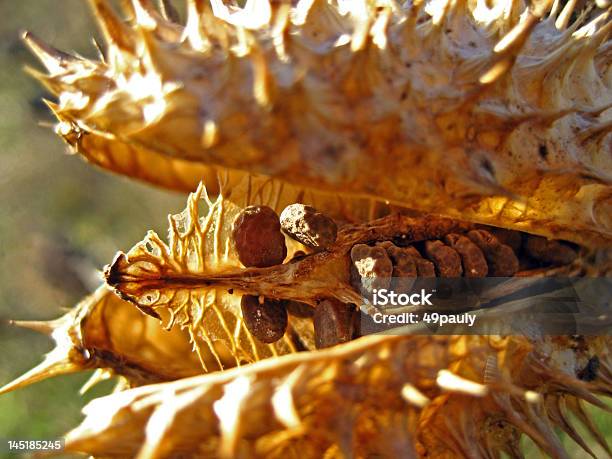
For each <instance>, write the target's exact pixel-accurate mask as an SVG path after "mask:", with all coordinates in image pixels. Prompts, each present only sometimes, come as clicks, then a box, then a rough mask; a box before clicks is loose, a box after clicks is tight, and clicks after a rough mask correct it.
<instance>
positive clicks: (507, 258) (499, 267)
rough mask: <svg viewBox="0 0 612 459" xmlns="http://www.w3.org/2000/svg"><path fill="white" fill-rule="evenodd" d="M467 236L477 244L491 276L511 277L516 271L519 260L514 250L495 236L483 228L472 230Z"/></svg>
mask: <svg viewBox="0 0 612 459" xmlns="http://www.w3.org/2000/svg"><path fill="white" fill-rule="evenodd" d="M467 237H468V238H469V239H470V240H471V241H472V242H473V243H474V244H476V245H477V246H478V248H479V249H480V250H482V253H483V254H484V256H485V258H486V259H487V262H488V264H489V274H490V275H491V276H493V277H511V276H514V274H515V273H516V272H517V271H518V268H519V261H518V258H516V255H515V253H514V251H513V250H512V249H511V248H510V247H509V246H507V245H505V244H502V243H500V242H499V241H498V240H497V238H496V237H495V236H493V235H492V234H491V233H489V232H488V231H485V230H472V231H470V232H469V233H467Z"/></svg>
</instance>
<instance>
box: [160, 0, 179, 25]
mask: <svg viewBox="0 0 612 459" xmlns="http://www.w3.org/2000/svg"><path fill="white" fill-rule="evenodd" d="M159 10H160V11H161V14H162V16H163V18H164V19H167V20H168V21H170V22H174V23H176V24H179V23H180V21H181V18H180V16H179V14H178V11H176V8H174V6H173V5H172V3H170V1H169V0H159Z"/></svg>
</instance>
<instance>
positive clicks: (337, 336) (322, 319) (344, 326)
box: [313, 299, 357, 349]
mask: <svg viewBox="0 0 612 459" xmlns="http://www.w3.org/2000/svg"><path fill="white" fill-rule="evenodd" d="M356 313H357V312H356V310H355V306H354V305H351V304H345V303H341V302H340V301H338V300H336V299H324V300H322V301H320V302H319V304H317V307H316V308H315V313H314V318H313V324H314V331H315V346H316V347H317V349H322V348H325V347H330V346H334V345H336V344H339V343H346V342H347V341H350V340H351V338H352V337H353V334H354V332H355V321H356V319H355V314H356Z"/></svg>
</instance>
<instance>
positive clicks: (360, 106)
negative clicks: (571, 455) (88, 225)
mask: <svg viewBox="0 0 612 459" xmlns="http://www.w3.org/2000/svg"><path fill="white" fill-rule="evenodd" d="M90 3H91V4H92V6H93V9H94V12H95V14H96V17H97V18H98V20H99V23H100V25H101V28H102V32H103V34H104V37H105V39H106V48H105V51H104V53H103V55H101V56H100V59H99V60H98V61H93V60H87V59H84V58H81V57H75V56H72V55H69V54H66V53H61V52H59V51H57V50H54V49H52V48H50V47H49V46H47V45H45V44H44V43H43V42H41V41H40V40H38V39H37V38H35V37H34V36H32V35H31V34H29V33H28V34H26V35H25V39H26V41H27V42H28V44H29V45H30V46H31V48H32V49H33V51H34V52H35V53H36V54H37V55H38V56H39V57H40V58H41V60H42V62H43V64H44V65H45V66H46V68H47V70H48V72H49V74H48V75H43V74H40V73H38V72H36V71H32V72H33V73H34V74H35V75H36V76H37V77H38V78H39V79H40V80H41V81H43V83H45V85H46V86H47V87H48V88H49V90H50V91H51V92H52V93H53V94H54V95H55V96H58V102H57V103H51V102H50V103H49V105H50V107H51V108H52V110H53V111H54V113H55V114H56V116H57V118H58V120H59V123H58V125H57V128H56V131H57V133H58V134H59V135H60V136H61V137H63V138H64V140H66V141H67V142H68V143H69V144H70V146H71V147H72V148H73V149H74V150H75V151H77V152H79V153H80V154H82V155H83V156H84V157H85V158H87V159H88V160H89V161H91V162H92V163H94V164H97V165H99V166H102V167H103V168H106V169H108V170H111V171H114V172H117V173H120V174H124V175H128V176H130V177H134V178H138V179H142V180H145V181H148V182H150V183H154V184H156V185H159V186H162V187H165V188H172V189H178V190H183V191H192V190H193V189H195V188H196V186H197V185H198V184H199V183H202V184H201V185H200V186H199V187H198V189H197V191H196V192H195V193H193V194H192V195H191V196H190V197H189V200H188V206H187V209H185V211H184V212H183V213H181V214H178V215H174V216H170V218H169V223H170V233H169V238H168V243H164V242H163V241H162V240H161V239H160V238H159V237H158V236H157V235H156V234H154V233H149V234H148V235H147V237H146V238H145V239H144V240H143V241H142V242H141V243H139V244H137V245H136V246H135V247H134V248H132V249H131V250H129V251H128V252H127V253H125V254H124V253H120V254H118V256H117V257H116V258H115V260H114V261H113V262H112V263H111V264H110V265H109V266H108V267H107V269H106V270H105V275H106V280H107V283H108V284H109V285H110V286H112V288H113V289H114V291H115V293H116V294H117V295H119V296H116V295H115V294H114V293H113V292H111V291H110V290H109V289H108V287H106V286H103V287H101V288H100V289H99V290H98V291H97V292H96V293H94V294H93V295H92V296H91V297H88V298H87V299H85V300H84V301H83V302H82V303H81V304H79V305H77V307H76V308H75V309H74V310H73V311H72V312H71V313H69V314H67V315H66V316H64V317H63V318H61V319H59V320H58V321H56V322H52V323H48V324H45V323H31V324H29V325H28V324H24V325H25V326H30V327H31V328H36V329H39V330H41V331H45V332H47V333H52V335H53V338H54V339H55V340H56V342H57V348H56V349H55V350H54V351H52V352H51V353H50V354H48V356H47V359H46V360H45V362H43V364H42V365H41V366H40V367H37V368H35V369H34V370H32V372H30V373H28V374H26V375H25V376H24V377H23V378H21V379H18V380H17V381H16V382H14V383H11V384H9V385H7V386H5V388H4V389H3V390H5V391H6V390H11V389H13V388H16V387H20V386H22V385H25V384H28V383H30V382H34V381H36V380H38V379H42V378H44V377H48V376H52V375H55V374H60V373H65V372H70V371H77V370H80V369H85V368H98V369H99V372H98V373H97V376H95V377H94V378H96V377H101V375H107V376H110V375H119V376H120V377H121V379H122V381H123V382H124V385H126V386H141V385H143V384H144V386H143V387H135V388H132V389H129V390H125V391H123V392H120V393H116V394H113V395H110V396H108V397H105V398H102V399H99V400H95V401H94V402H92V403H91V404H90V405H88V406H87V407H86V408H85V414H86V415H87V417H86V419H85V421H84V422H83V423H82V425H81V426H80V427H78V428H77V429H75V430H74V431H72V432H71V433H70V434H69V435H68V441H67V448H68V449H69V450H71V451H80V452H87V453H89V454H93V455H95V456H100V457H133V456H137V457H139V458H141V459H142V458H161V457H181V456H182V457H185V456H187V457H227V458H230V457H306V458H310V457H312V458H315V457H372V456H376V457H399V456H403V457H432V458H454V457H471V458H480V457H482V458H491V457H499V454H500V451H504V452H506V453H507V454H509V455H510V456H512V457H521V454H522V453H521V451H520V448H519V440H520V437H521V435H522V434H526V435H528V436H530V437H531V438H532V439H533V440H534V441H535V442H536V444H538V446H539V447H540V448H541V449H542V450H543V451H545V452H546V453H548V454H549V455H551V456H553V457H559V458H565V457H567V454H566V453H565V452H564V450H563V448H562V445H561V443H560V441H559V439H558V438H557V437H556V435H555V432H554V428H555V427H558V428H561V429H562V430H563V431H565V432H566V433H567V434H568V435H569V436H570V437H571V438H572V439H574V440H575V441H576V442H577V443H578V444H580V446H582V448H584V449H585V450H586V451H587V452H589V453H590V454H591V455H592V456H593V457H595V453H594V452H593V451H592V449H593V448H592V445H590V444H589V443H588V442H587V441H586V440H585V439H583V438H582V437H581V435H580V434H578V433H577V431H576V430H575V428H574V427H573V426H572V424H571V423H570V422H569V420H568V413H573V414H574V415H575V416H576V419H577V420H578V422H580V423H581V424H583V425H584V426H585V427H586V428H587V430H588V431H589V432H590V433H591V434H592V435H593V436H594V438H595V440H596V441H597V443H599V444H600V446H601V448H602V449H603V451H605V452H606V453H607V454H610V449H609V448H608V446H607V445H606V443H605V439H603V437H602V436H601V434H599V433H598V432H597V429H596V428H595V426H593V424H592V422H591V421H590V419H589V417H588V416H587V415H586V414H585V411H584V409H583V407H582V402H583V401H586V402H589V403H592V404H595V405H597V406H600V407H602V408H604V409H607V408H606V407H605V405H603V404H602V402H601V401H599V400H598V399H597V398H596V395H597V394H601V395H604V396H606V395H607V396H609V395H611V394H612V368H611V366H612V363H611V361H610V355H609V349H610V346H609V345H610V342H609V338H608V337H607V336H602V337H582V336H565V337H543V336H541V335H540V334H538V333H534V334H532V335H530V336H526V337H495V336H455V337H434V336H418V335H412V334H411V332H413V331H416V330H414V329H408V330H405V331H406V334H405V335H398V336H366V337H361V338H359V339H356V340H353V341H350V342H346V343H345V342H344V341H346V340H348V339H350V338H353V335H354V330H353V328H352V325H353V324H351V327H349V326H348V321H347V320H343V321H340V322H342V323H341V324H340V325H338V327H337V328H336V329H334V330H332V331H333V333H327V334H321V333H319V334H317V331H316V330H315V329H314V328H313V321H314V323H315V326H316V324H317V323H325V324H331V323H333V322H334V320H335V319H334V317H336V316H334V315H333V314H332V315H329V314H328V315H325V314H322V313H323V307H321V309H317V307H318V306H321V305H324V306H325V305H329V304H333V305H336V306H338V305H346V306H347V307H348V308H349V309H338V310H337V311H336V309H334V311H336V312H339V314H337V317H340V318H342V317H344V316H345V315H346V314H344V313H345V312H347V311H349V310H352V309H350V308H353V307H354V306H352V305H353V304H359V302H360V301H361V297H360V295H359V287H356V286H355V282H351V279H352V275H353V277H354V273H355V269H354V265H353V267H352V265H351V263H352V262H353V261H354V260H351V256H350V254H351V250H352V249H353V248H354V247H355V246H359V245H360V244H364V247H370V249H374V250H377V251H378V252H377V253H378V255H379V256H380V257H382V258H384V257H386V256H388V257H389V260H391V262H392V263H391V265H392V267H393V269H394V270H395V269H397V270H400V271H401V270H405V272H410V273H414V272H416V273H417V274H418V275H419V276H423V275H426V276H435V275H458V273H461V274H463V275H468V274H471V275H474V276H476V277H478V276H482V275H485V274H488V275H491V274H493V273H495V272H497V273H500V272H501V273H503V274H506V275H511V274H514V273H515V271H516V270H520V271H519V272H518V273H517V275H520V276H546V275H558V274H564V275H573V276H576V275H579V276H591V275H607V274H609V273H610V259H609V249H610V242H611V240H612V229H611V228H612V223H611V221H610V216H609V215H610V209H611V208H612V205H611V202H612V199H611V197H612V191H611V189H612V188H610V181H611V178H610V177H611V175H610V161H609V159H610V153H611V152H610V149H611V148H610V145H611V141H612V138H611V135H612V133H611V129H610V122H611V118H610V117H611V116H612V111H611V108H610V104H611V103H612V98H611V97H612V92H611V91H610V75H611V73H610V72H611V70H610V41H609V33H610V29H611V28H612V26H611V24H612V23H611V22H610V21H609V14H610V10H609V7H608V10H598V9H597V8H595V7H592V6H591V7H586V9H585V10H584V11H583V12H582V13H578V14H575V15H574V16H572V13H573V12H574V9H575V7H576V2H573V1H570V2H566V4H564V2H560V1H548V0H544V1H532V2H528V4H527V2H523V1H520V0H508V1H501V0H500V1H492V2H480V1H470V0H455V1H439V2H438V1H418V0H416V1H414V2H406V3H405V4H400V3H399V2H394V1H382V0H380V1H377V0H371V1H361V0H360V1H355V2H343V1H338V2H336V1H325V0H321V1H319V0H315V1H305V0H300V1H297V2H288V1H287V2H268V1H266V0H258V1H248V2H247V5H246V6H245V8H244V9H240V8H236V7H232V6H229V7H228V6H226V5H225V4H224V3H223V2H221V1H218V0H212V1H211V2H205V1H201V0H188V1H187V18H186V23H185V25H182V24H181V23H180V22H178V21H179V19H178V17H179V15H178V13H177V12H176V11H175V10H174V9H173V8H172V6H171V5H170V2H167V1H164V2H162V3H163V7H162V8H161V9H160V10H159V11H158V10H157V9H156V8H155V7H154V6H153V5H152V4H151V2H150V1H149V0H133V1H123V2H121V3H122V6H123V8H124V10H125V13H126V17H127V20H126V21H123V20H122V19H120V18H119V16H118V15H116V13H115V12H114V11H113V10H112V9H111V8H110V6H109V4H108V2H106V1H104V0H91V1H90ZM602 4H603V2H602ZM257 173H260V174H265V176H260V175H257ZM214 196H216V197H214ZM294 203H300V204H305V205H311V206H313V207H314V208H316V209H317V210H318V211H320V212H322V213H323V214H325V215H327V216H329V217H331V218H332V219H333V220H334V221H335V223H337V224H338V234H337V238H336V240H335V241H333V243H331V244H330V245H328V246H326V247H325V250H318V249H317V251H313V250H311V248H310V247H307V246H304V245H302V244H300V243H299V242H297V241H295V240H292V239H290V238H286V241H285V242H286V244H287V258H286V259H285V261H284V262H283V263H278V264H275V265H274V266H270V267H266V268H254V267H251V268H245V267H244V266H243V264H241V263H240V261H239V259H238V257H237V254H236V251H235V248H234V247H233V246H232V243H231V231H232V223H233V222H234V220H235V218H236V216H237V215H238V214H239V213H240V212H241V211H242V210H244V209H245V208H246V207H247V206H249V205H266V206H269V207H271V208H273V209H274V210H275V211H276V212H277V213H280V211H281V210H282V209H283V208H285V207H286V206H287V205H290V204H294ZM425 212H427V213H428V214H427V213H425ZM482 224H487V225H492V226H486V227H484V226H482ZM495 226H497V227H501V228H499V229H496V228H494V227H495ZM509 229H514V230H520V231H522V232H524V233H518V232H517V231H510V232H509V231H507V230H509ZM525 233H529V234H530V235H527V234H525ZM533 234H537V235H542V236H545V237H547V238H551V239H554V240H552V241H545V240H543V239H538V238H535V237H534V236H532V235H533ZM298 239H299V238H298ZM560 239H564V240H567V241H572V242H574V243H576V244H577V246H571V245H566V244H565V243H561V242H559V240H560ZM415 243H416V244H417V245H418V244H421V246H419V250H417V248H415V247H416V246H415V245H414V244H415ZM396 244H397V245H396ZM394 247H395V248H394ZM370 249H367V250H365V252H367V251H368V250H370ZM379 249H380V250H379ZM365 252H364V253H365ZM400 252H401V255H400ZM385 254H386V255H385ZM515 255H516V256H515ZM364 256H367V253H365V255H364ZM514 256H515V258H516V261H515V259H513V258H512V257H514ZM400 258H401V261H400ZM426 258H429V260H428V259H426ZM483 260H484V261H483ZM504 261H505V262H508V261H509V263H506V264H505V265H504V264H503V263H502V262H504ZM432 262H433V263H432ZM387 268H389V266H387ZM388 270H389V269H387V271H388ZM364 272H365V271H364ZM369 274H372V273H369ZM369 274H368V275H369ZM360 275H364V274H363V273H362V274H360ZM372 275H376V273H373V274H372ZM353 280H354V279H353ZM243 295H253V296H261V298H262V301H264V298H268V299H270V300H283V301H294V302H295V301H298V302H301V303H305V304H306V305H307V306H305V307H309V308H314V318H313V317H309V314H304V315H303V317H301V316H300V315H294V314H290V315H289V319H288V321H289V323H288V327H287V331H286V332H285V335H284V336H283V337H282V338H280V339H279V340H277V341H275V342H274V343H270V344H264V343H261V342H259V341H258V340H256V339H254V338H253V336H251V334H250V333H249V332H248V329H247V327H246V326H245V324H244V319H243V317H242V314H241V310H240V303H241V298H242V296H243ZM120 297H121V298H120ZM279 304H280V303H279ZM283 304H285V303H283ZM133 305H135V306H136V307H133ZM336 306H334V307H336ZM497 308H498V309H499V310H500V313H503V310H504V305H503V304H501V305H499V306H497ZM142 312H144V313H146V314H142ZM321 317H323V319H321ZM313 319H315V320H313ZM160 320H161V323H163V325H164V327H165V328H167V329H169V331H165V330H163V328H162V326H161V323H160ZM336 322H338V320H336ZM264 331H265V330H264ZM319 331H320V330H319ZM325 331H329V330H325ZM279 335H280V333H279ZM349 335H350V336H349ZM330 336H331V337H332V338H331V339H328V338H329V337H330ZM275 338H276V336H275ZM324 338H325V339H324ZM317 342H318V344H319V346H320V347H326V346H328V345H330V347H326V348H325V349H319V350H315V346H316V344H317ZM335 343H340V344H335ZM334 344H335V345H334ZM244 364H246V365H244ZM242 365H244V366H242ZM233 366H241V367H240V368H235V369H228V368H229V367H233ZM220 370H223V371H220ZM202 372H208V373H211V374H206V375H201V376H194V377H189V376H192V375H196V374H198V373H202ZM162 381H168V382H165V383H162V384H151V383H158V382H162ZM123 388H124V387H123V386H121V387H120V388H119V389H123Z"/></svg>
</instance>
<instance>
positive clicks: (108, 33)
mask: <svg viewBox="0 0 612 459" xmlns="http://www.w3.org/2000/svg"><path fill="white" fill-rule="evenodd" d="M89 3H90V5H91V8H92V9H93V11H94V14H95V15H96V18H97V19H98V24H99V25H100V29H101V30H102V33H103V35H104V38H105V40H106V42H107V43H109V44H114V45H116V46H118V47H119V48H121V49H123V50H125V51H128V52H132V51H133V46H132V43H131V41H130V30H129V29H128V28H127V27H126V26H125V24H124V23H123V22H122V21H121V19H120V18H119V17H118V16H117V14H116V13H115V12H114V11H113V10H112V8H111V7H110V5H109V3H108V0H89Z"/></svg>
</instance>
